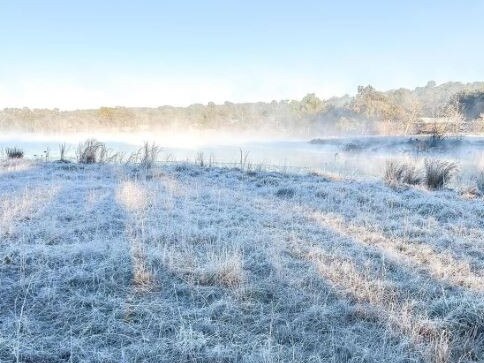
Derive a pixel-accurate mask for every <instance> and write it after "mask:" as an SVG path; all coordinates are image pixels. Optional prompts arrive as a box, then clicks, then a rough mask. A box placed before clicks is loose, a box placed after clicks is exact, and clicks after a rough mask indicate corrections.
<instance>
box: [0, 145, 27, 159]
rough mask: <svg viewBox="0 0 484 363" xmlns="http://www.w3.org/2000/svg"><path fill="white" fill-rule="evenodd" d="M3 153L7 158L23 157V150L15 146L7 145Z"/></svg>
mask: <svg viewBox="0 0 484 363" xmlns="http://www.w3.org/2000/svg"><path fill="white" fill-rule="evenodd" d="M5 154H6V155H7V158H9V159H22V158H23V157H24V151H23V150H22V149H19V148H17V147H8V148H6V149H5Z"/></svg>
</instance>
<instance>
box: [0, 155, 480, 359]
mask: <svg viewBox="0 0 484 363" xmlns="http://www.w3.org/2000/svg"><path fill="white" fill-rule="evenodd" d="M0 238H1V239H0V361H1V362H4V361H5V362H12V361H14V362H15V361H18V362H62V361H65V362H467V361H476V362H477V361H483V360H484V302H483V301H484V299H483V297H484V296H483V295H484V199H483V197H482V196H475V197H473V198H464V197H463V196H462V195H461V194H460V193H458V192H457V191H452V190H446V189H444V190H440V191H428V190H425V189H423V188H419V187H406V188H390V187H388V186H386V185H385V184H384V182H383V181H355V180H345V179H342V180H335V179H331V178H327V177H324V176H322V175H318V174H312V175H295V174H285V173H276V172H262V171H253V170H252V171H251V172H242V171H240V170H237V169H223V168H202V167H200V166H195V165H188V164H185V165H183V164H178V165H168V166H163V167H157V166H154V167H153V168H151V169H147V168H138V169H137V168H136V167H134V166H120V165H110V164H103V165H100V164H87V165H79V164H64V163H35V162H29V161H23V160H15V161H10V162H7V163H6V164H3V165H2V167H1V170H0Z"/></svg>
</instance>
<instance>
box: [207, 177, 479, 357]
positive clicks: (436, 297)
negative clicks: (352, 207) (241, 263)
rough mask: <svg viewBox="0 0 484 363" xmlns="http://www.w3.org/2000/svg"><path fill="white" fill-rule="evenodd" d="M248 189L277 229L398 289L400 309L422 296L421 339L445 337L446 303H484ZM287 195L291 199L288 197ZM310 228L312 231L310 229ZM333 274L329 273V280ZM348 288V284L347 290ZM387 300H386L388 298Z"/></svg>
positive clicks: (381, 304)
mask: <svg viewBox="0 0 484 363" xmlns="http://www.w3.org/2000/svg"><path fill="white" fill-rule="evenodd" d="M202 180H203V179H202ZM241 183H243V182H241ZM222 189H223V188H222ZM242 189H243V188H242ZM228 190H230V189H228ZM245 191H246V192H247V195H248V197H249V198H251V200H252V202H253V203H254V205H257V207H258V208H260V210H262V212H263V213H262V215H266V214H267V215H270V216H272V217H273V218H276V220H272V221H267V222H272V225H276V226H283V228H284V229H287V232H288V233H289V232H290V233H291V234H292V235H295V236H296V237H297V238H298V239H300V240H302V241H305V244H309V245H314V246H317V248H319V249H322V251H323V252H324V253H325V255H326V256H334V258H335V259H336V262H338V261H339V262H345V261H347V262H349V263H351V266H353V268H354V269H355V271H356V273H358V276H363V277H365V279H363V280H361V282H363V283H371V280H372V279H379V280H380V281H381V282H382V283H383V285H385V286H388V287H389V289H390V290H392V291H394V294H392V295H391V296H392V298H396V299H397V300H398V301H399V302H400V306H404V304H405V303H406V302H407V301H411V300H412V299H415V297H418V299H419V300H418V301H415V303H416V304H417V308H416V309H411V310H415V314H418V315H415V316H414V318H413V319H414V320H422V319H423V321H424V320H425V319H428V320H429V321H430V324H429V327H428V329H424V330H422V331H417V338H418V339H420V338H422V339H423V340H425V339H429V336H430V337H431V338H432V339H439V337H438V334H440V333H441V332H442V331H440V330H439V329H436V330H435V331H433V330H432V329H433V327H435V325H434V324H433V323H432V322H435V324H438V323H440V322H441V321H442V318H443V316H442V315H439V313H436V311H435V310H436V309H437V308H436V306H439V304H440V305H441V304H443V302H444V300H446V299H450V300H452V299H457V300H460V301H462V302H464V301H465V300H466V299H469V301H476V302H478V301H479V299H480V296H481V295H480V294H475V293H473V292H471V291H469V290H467V289H465V288H462V287H460V286H456V285H455V284H453V283H451V282H448V281H442V280H438V279H435V278H434V277H433V276H432V275H431V274H429V273H428V271H425V270H423V271H422V270H415V269H414V268H413V267H412V266H409V265H405V264H402V260H401V259H399V258H395V256H391V255H388V254H386V253H384V252H385V251H382V250H381V248H377V247H375V246H371V245H365V244H361V243H360V242H359V241H358V240H357V239H355V238H358V237H357V236H348V235H341V233H340V231H338V230H334V229H332V228H330V226H322V225H320V224H318V223H314V221H311V220H310V219H309V218H307V216H306V215H304V214H303V215H301V209H300V208H299V206H300V204H303V205H304V202H301V201H285V202H282V203H274V199H275V197H274V191H275V190H274V188H272V193H267V189H265V190H263V191H262V192H261V193H259V195H256V197H255V198H254V195H253V193H254V189H253V188H246V189H245ZM251 193H252V195H251ZM256 193H257V192H256ZM282 196H284V197H287V196H288V193H285V194H283V195H282ZM264 204H265V206H264ZM294 207H297V208H294ZM333 212H334V211H333ZM357 212H358V211H356V212H355V213H357ZM277 219H279V220H277ZM301 226H302V227H301ZM308 226H310V227H309V228H308ZM276 229H277V227H276ZM258 233H260V231H258ZM397 257H398V256H397ZM323 262H324V261H323ZM334 266H335V267H338V264H337V263H336V264H335V265H334ZM341 271H344V270H341ZM328 276H332V275H327V274H326V275H325V277H326V278H328ZM333 278H334V276H333ZM329 281H330V282H331V283H333V284H335V285H334V288H335V289H338V290H339V289H341V288H342V287H345V282H344V278H343V280H342V281H336V280H334V279H333V280H332V279H330V280H329ZM341 283H342V285H341ZM347 288H348V286H346V289H347ZM382 296H383V297H385V294H383V295H382ZM354 298H356V299H357V300H361V297H359V296H358V295H357V294H356V295H354ZM363 301H364V302H368V301H365V300H363ZM369 303H370V305H374V307H375V308H376V309H379V308H382V307H386V306H387V305H386V302H385V301H380V302H378V301H377V304H375V302H371V301H370V302H369ZM390 323H392V322H389V324H390ZM397 323H398V321H397ZM478 353H479V352H478ZM480 353H482V352H480Z"/></svg>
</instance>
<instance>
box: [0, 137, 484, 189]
mask: <svg viewBox="0 0 484 363" xmlns="http://www.w3.org/2000/svg"><path fill="white" fill-rule="evenodd" d="M93 137H94V138H96V139H97V140H98V141H101V142H103V143H105V144H106V146H107V147H108V149H109V150H110V151H111V152H112V153H120V154H122V155H123V156H124V157H125V158H127V157H129V155H131V154H132V153H134V152H136V151H137V150H139V148H140V147H141V146H142V145H143V143H144V142H150V143H156V144H157V145H159V146H160V147H161V153H160V156H159V160H158V161H159V162H160V163H171V162H190V163H200V162H203V163H204V164H205V165H211V166H229V167H238V166H239V165H240V163H241V162H242V163H244V165H246V166H248V167H249V168H251V169H253V170H283V171H291V172H309V171H315V172H321V173H326V174H328V175H331V176H336V177H351V178H363V179H366V178H371V179H373V178H381V176H382V175H383V173H384V169H385V165H386V161H388V160H390V159H392V160H400V161H406V162H411V163H413V164H416V165H418V164H422V163H423V161H424V160H425V159H426V158H437V159H442V160H447V161H453V162H456V163H457V164H458V165H459V169H460V171H461V172H460V176H459V180H458V182H460V183H466V182H469V181H470V180H472V178H473V177H474V174H475V171H476V170H482V168H484V137H483V136H465V137H449V138H447V139H445V141H444V143H443V144H442V146H441V147H440V148H438V149H434V150H432V149H431V150H427V151H420V150H418V149H417V148H416V147H415V140H423V139H424V138H425V137H426V136H418V137H416V136H359V137H355V136H340V137H321V138H314V139H301V138H287V137H286V138H275V137H269V136H262V135H249V134H246V135H242V136H241V135H237V134H235V133H229V132H215V131H199V132H185V133H174V132H162V133H147V132H145V133H143V132H137V133H132V134H127V133H94V134H92V133H91V134H87V133H73V134H67V133H66V134H56V135H52V134H51V135H49V134H27V133H16V134H7V135H3V136H2V137H1V138H0V148H1V149H5V148H8V147H20V148H21V149H23V150H24V152H25V156H26V157H28V158H33V159H39V160H45V159H46V157H47V159H48V160H56V159H58V158H59V155H60V154H59V145H60V144H66V145H67V158H69V159H72V160H75V158H76V149H77V147H78V145H79V143H81V142H83V141H85V140H86V139H88V138H93Z"/></svg>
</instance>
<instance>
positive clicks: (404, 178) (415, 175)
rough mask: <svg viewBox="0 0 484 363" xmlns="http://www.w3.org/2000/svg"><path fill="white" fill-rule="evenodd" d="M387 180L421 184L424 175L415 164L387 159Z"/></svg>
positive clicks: (397, 182)
mask: <svg viewBox="0 0 484 363" xmlns="http://www.w3.org/2000/svg"><path fill="white" fill-rule="evenodd" d="M384 179H385V182H386V183H387V184H390V185H393V184H401V183H403V184H410V185H416V184H420V183H421V181H422V177H421V175H420V172H419V171H418V170H417V168H416V166H415V165H410V164H407V163H402V162H398V161H396V160H389V161H387V164H386V168H385V176H384Z"/></svg>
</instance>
